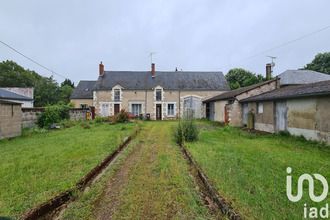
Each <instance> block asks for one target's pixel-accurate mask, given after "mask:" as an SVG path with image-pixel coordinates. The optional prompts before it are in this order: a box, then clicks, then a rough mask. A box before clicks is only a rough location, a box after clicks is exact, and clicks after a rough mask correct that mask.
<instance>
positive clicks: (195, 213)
mask: <svg viewBox="0 0 330 220" xmlns="http://www.w3.org/2000/svg"><path fill="white" fill-rule="evenodd" d="M176 124H177V122H168V121H166V122H165V121H162V122H146V123H144V128H143V129H142V132H141V133H139V134H138V136H137V137H136V138H135V139H134V140H133V141H132V142H131V143H130V144H129V145H128V147H127V148H126V149H125V151H123V154H122V155H120V157H121V158H120V159H119V160H117V161H116V163H115V164H114V165H113V166H112V167H110V169H109V170H108V171H107V172H106V173H105V174H104V176H102V178H101V179H100V181H98V182H97V183H96V184H95V185H93V186H92V188H91V190H90V191H89V192H87V193H85V194H82V195H80V196H79V197H78V199H77V200H76V201H75V203H74V204H73V205H71V206H70V207H69V208H68V209H67V210H66V212H65V213H64V216H63V219H112V218H113V219H213V217H212V216H211V215H210V214H209V213H208V211H207V209H206V208H205V207H204V206H203V201H201V199H200V197H199V195H198V190H197V189H196V188H195V185H194V182H193V179H192V177H190V176H189V173H188V162H187V161H186V160H185V159H184V158H183V157H182V155H181V151H180V149H179V147H178V146H177V145H176V143H175V142H174V141H173V138H172V127H173V126H175V125H176Z"/></svg>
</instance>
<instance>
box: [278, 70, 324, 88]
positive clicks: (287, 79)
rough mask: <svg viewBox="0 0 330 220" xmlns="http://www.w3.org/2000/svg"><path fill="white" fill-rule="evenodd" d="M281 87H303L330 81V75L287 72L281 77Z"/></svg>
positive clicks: (300, 71) (299, 71) (301, 71)
mask: <svg viewBox="0 0 330 220" xmlns="http://www.w3.org/2000/svg"><path fill="white" fill-rule="evenodd" d="M278 77H279V78H281V85H282V86H283V85H301V84H308V83H314V82H320V81H326V80H330V75H328V74H324V73H319V72H316V71H312V70H287V71H285V72H283V73H281V74H280V75H278Z"/></svg>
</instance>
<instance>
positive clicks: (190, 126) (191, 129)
mask: <svg viewBox="0 0 330 220" xmlns="http://www.w3.org/2000/svg"><path fill="white" fill-rule="evenodd" d="M198 134H199V130H198V127H197V125H196V123H195V120H194V119H193V118H191V119H183V120H180V121H179V125H178V127H177V130H176V132H175V139H176V142H177V143H178V144H182V143H184V142H185V141H188V142H192V141H196V140H197V139H198Z"/></svg>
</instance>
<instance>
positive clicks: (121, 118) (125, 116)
mask: <svg viewBox="0 0 330 220" xmlns="http://www.w3.org/2000/svg"><path fill="white" fill-rule="evenodd" d="M129 119H130V114H129V113H128V112H127V111H125V109H122V110H120V112H119V113H118V114H117V115H116V122H128V121H129Z"/></svg>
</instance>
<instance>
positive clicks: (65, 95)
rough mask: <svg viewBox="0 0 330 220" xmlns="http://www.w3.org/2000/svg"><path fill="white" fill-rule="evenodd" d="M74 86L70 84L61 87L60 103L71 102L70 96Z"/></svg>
mask: <svg viewBox="0 0 330 220" xmlns="http://www.w3.org/2000/svg"><path fill="white" fill-rule="evenodd" d="M73 90H74V88H72V87H71V86H69V85H64V86H61V88H60V102H61V103H60V104H65V105H67V104H68V103H69V102H70V96H71V94H72V92H73Z"/></svg>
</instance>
